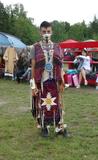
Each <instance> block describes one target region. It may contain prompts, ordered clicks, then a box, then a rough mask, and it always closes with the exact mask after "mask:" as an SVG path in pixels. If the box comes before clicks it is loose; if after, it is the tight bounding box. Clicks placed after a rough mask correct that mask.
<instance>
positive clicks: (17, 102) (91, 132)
mask: <svg viewBox="0 0 98 160" xmlns="http://www.w3.org/2000/svg"><path fill="white" fill-rule="evenodd" d="M29 99H30V98H29V85H28V84H17V83H16V82H14V81H8V80H0V160H98V91H96V90H95V88H93V87H86V88H85V87H82V88H81V89H76V88H68V89H66V90H65V93H64V105H65V108H64V110H65V113H66V114H65V117H64V118H65V123H67V125H68V132H69V133H70V137H69V138H64V137H62V136H58V137H56V136H55V134H54V130H53V128H51V133H53V134H50V136H49V137H48V138H43V137H41V135H40V130H38V129H37V128H36V123H35V121H34V119H33V117H32V115H31V108H30V105H29Z"/></svg>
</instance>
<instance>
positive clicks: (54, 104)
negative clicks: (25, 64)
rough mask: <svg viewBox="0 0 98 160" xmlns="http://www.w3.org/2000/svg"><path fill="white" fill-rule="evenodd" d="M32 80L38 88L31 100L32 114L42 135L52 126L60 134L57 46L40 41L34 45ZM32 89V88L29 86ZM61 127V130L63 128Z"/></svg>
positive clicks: (60, 57) (59, 68)
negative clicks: (39, 126)
mask: <svg viewBox="0 0 98 160" xmlns="http://www.w3.org/2000/svg"><path fill="white" fill-rule="evenodd" d="M34 50H35V68H34V72H35V73H34V75H35V76H34V80H35V84H36V85H37V88H38V93H37V95H36V97H33V100H32V113H33V115H34V116H35V117H36V118H37V120H38V123H39V124H40V125H41V128H42V133H44V135H46V136H47V135H48V127H47V126H48V125H50V124H54V126H56V127H58V128H56V132H59V131H60V132H61V130H62V129H60V128H59V127H60V123H61V119H62V109H61V97H60V92H59V89H58V86H60V85H62V83H63V81H62V53H61V49H60V48H59V45H58V44H55V43H53V42H51V41H50V42H49V43H48V44H44V43H43V42H42V41H41V42H39V43H36V44H35V45H34ZM31 88H32V86H31ZM63 127H64V126H63ZM63 127H62V128H63Z"/></svg>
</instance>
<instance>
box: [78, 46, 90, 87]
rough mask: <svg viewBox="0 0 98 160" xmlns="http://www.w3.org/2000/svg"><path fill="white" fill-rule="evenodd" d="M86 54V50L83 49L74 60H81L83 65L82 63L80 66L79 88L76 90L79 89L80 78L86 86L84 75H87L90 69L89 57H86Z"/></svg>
mask: <svg viewBox="0 0 98 160" xmlns="http://www.w3.org/2000/svg"><path fill="white" fill-rule="evenodd" d="M87 53H88V52H87V49H86V48H84V49H83V50H82V55H79V56H77V57H76V58H82V59H83V63H82V66H81V68H80V72H79V86H78V87H77V88H80V85H81V81H82V78H83V80H84V85H87V84H88V81H87V79H86V74H88V73H89V72H90V71H91V67H90V57H89V56H88V55H87Z"/></svg>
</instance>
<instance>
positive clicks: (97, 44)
mask: <svg viewBox="0 0 98 160" xmlns="http://www.w3.org/2000/svg"><path fill="white" fill-rule="evenodd" d="M59 44H60V47H61V48H62V49H66V48H71V49H77V51H78V52H79V51H81V50H82V49H83V48H88V51H89V52H98V41H94V40H91V41H84V42H79V41H75V40H72V39H69V40H66V41H63V42H60V43H59ZM74 52H76V50H74ZM68 64H69V68H70V67H72V66H73V62H71V63H70V62H68ZM72 68H73V67H72ZM89 84H92V85H95V84H96V82H95V80H89Z"/></svg>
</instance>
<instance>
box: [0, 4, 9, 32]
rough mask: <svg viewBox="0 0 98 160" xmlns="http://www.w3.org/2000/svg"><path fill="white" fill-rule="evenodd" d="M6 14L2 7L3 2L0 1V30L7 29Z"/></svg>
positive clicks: (4, 30)
mask: <svg viewBox="0 0 98 160" xmlns="http://www.w3.org/2000/svg"><path fill="white" fill-rule="evenodd" d="M8 18H9V16H8V14H7V13H6V10H5V8H4V5H3V3H1V2H0V31H2V32H6V31H7V29H8Z"/></svg>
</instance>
